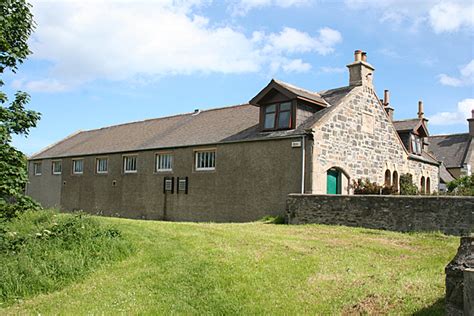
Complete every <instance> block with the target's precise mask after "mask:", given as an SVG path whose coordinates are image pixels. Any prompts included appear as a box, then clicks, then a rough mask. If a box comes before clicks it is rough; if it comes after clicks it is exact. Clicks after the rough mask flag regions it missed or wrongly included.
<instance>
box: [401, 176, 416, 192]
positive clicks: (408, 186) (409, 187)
mask: <svg viewBox="0 0 474 316" xmlns="http://www.w3.org/2000/svg"><path fill="white" fill-rule="evenodd" d="M400 194H401V195H417V194H418V188H417V186H416V185H415V184H414V183H413V176H412V175H411V174H409V173H406V174H402V175H401V176H400Z"/></svg>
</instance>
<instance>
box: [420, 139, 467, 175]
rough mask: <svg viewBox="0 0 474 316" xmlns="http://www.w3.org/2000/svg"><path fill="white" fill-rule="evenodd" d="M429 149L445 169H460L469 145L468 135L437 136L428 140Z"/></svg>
mask: <svg viewBox="0 0 474 316" xmlns="http://www.w3.org/2000/svg"><path fill="white" fill-rule="evenodd" d="M428 141H429V143H430V146H429V149H430V151H431V152H432V153H433V154H434V155H435V156H436V158H437V159H438V160H440V161H442V162H444V164H445V165H446V167H447V168H458V167H462V166H463V163H464V159H465V157H466V153H467V150H468V149H469V145H470V143H471V136H469V134H468V133H464V134H452V135H437V136H430V137H429V138H428Z"/></svg>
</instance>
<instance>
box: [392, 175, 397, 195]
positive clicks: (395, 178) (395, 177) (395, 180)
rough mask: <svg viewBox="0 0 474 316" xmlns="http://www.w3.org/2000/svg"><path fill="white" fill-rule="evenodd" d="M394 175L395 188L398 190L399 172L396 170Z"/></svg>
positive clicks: (393, 183)
mask: <svg viewBox="0 0 474 316" xmlns="http://www.w3.org/2000/svg"><path fill="white" fill-rule="evenodd" d="M392 177H393V180H392V185H393V188H394V189H395V190H397V191H398V172H397V171H394V172H393V175H392Z"/></svg>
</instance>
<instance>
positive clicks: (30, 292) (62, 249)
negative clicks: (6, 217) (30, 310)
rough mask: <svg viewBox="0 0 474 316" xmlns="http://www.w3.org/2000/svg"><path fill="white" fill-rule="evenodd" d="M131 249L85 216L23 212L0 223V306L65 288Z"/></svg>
mask: <svg viewBox="0 0 474 316" xmlns="http://www.w3.org/2000/svg"><path fill="white" fill-rule="evenodd" d="M131 249H132V248H131V244H130V243H129V242H127V241H126V240H125V239H124V238H122V237H121V234H120V232H119V231H118V230H117V229H115V228H114V227H112V226H110V225H103V223H102V222H101V221H100V220H97V219H95V218H92V217H91V216H86V215H84V214H58V213H56V212H54V211H38V212H26V213H23V214H21V215H20V216H19V217H17V218H14V219H12V220H11V221H2V222H0V280H1V282H0V304H1V305H0V306H6V305H10V304H12V303H15V302H17V301H18V300H20V299H24V298H28V297H32V296H34V295H36V294H39V293H45V292H51V291H55V290H59V289H61V288H64V287H65V286H67V285H68V284H70V283H72V282H73V281H75V280H77V279H79V278H81V277H83V276H84V275H86V274H87V273H88V272H90V271H92V270H94V269H95V268H97V267H99V266H101V265H103V264H105V263H108V262H112V261H116V260H120V259H123V258H125V257H126V256H127V255H128V254H130V253H131Z"/></svg>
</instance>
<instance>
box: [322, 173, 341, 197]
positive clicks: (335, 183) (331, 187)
mask: <svg viewBox="0 0 474 316" xmlns="http://www.w3.org/2000/svg"><path fill="white" fill-rule="evenodd" d="M326 177H327V186H326V193H327V194H341V187H342V185H341V171H340V170H339V169H336V168H331V169H329V170H328V171H327V176H326Z"/></svg>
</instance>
